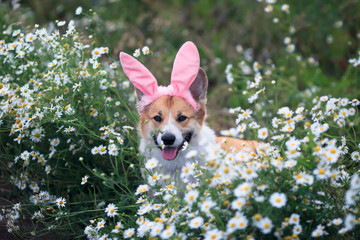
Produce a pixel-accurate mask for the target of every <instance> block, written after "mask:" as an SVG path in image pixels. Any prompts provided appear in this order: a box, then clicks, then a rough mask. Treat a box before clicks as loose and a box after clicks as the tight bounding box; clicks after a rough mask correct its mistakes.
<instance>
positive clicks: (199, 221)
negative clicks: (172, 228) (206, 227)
mask: <svg viewBox="0 0 360 240" xmlns="http://www.w3.org/2000/svg"><path fill="white" fill-rule="evenodd" d="M203 224H204V219H203V218H202V217H200V216H198V217H195V218H193V219H191V220H190V222H189V228H191V229H196V228H199V227H202V226H203Z"/></svg>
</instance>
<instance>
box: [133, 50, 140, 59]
mask: <svg viewBox="0 0 360 240" xmlns="http://www.w3.org/2000/svg"><path fill="white" fill-rule="evenodd" d="M133 56H134V57H136V58H137V57H138V56H140V48H138V49H136V50H135V52H134V53H133Z"/></svg>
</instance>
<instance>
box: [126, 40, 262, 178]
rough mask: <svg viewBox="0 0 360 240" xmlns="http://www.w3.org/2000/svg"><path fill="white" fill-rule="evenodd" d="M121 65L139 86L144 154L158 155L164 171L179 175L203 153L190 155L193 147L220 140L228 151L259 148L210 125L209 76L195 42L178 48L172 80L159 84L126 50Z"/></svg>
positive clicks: (153, 156)
mask: <svg viewBox="0 0 360 240" xmlns="http://www.w3.org/2000/svg"><path fill="white" fill-rule="evenodd" d="M120 61H121V65H122V68H123V70H124V72H125V74H126V75H127V77H128V78H129V79H130V81H131V82H132V84H133V85H134V86H135V89H136V94H137V101H138V110H139V113H140V124H139V132H140V152H141V153H142V154H143V155H144V156H145V157H146V158H156V159H157V160H158V161H159V166H160V171H161V172H162V173H163V174H167V175H171V176H174V175H175V174H176V172H177V171H178V170H181V168H182V167H183V166H185V164H186V163H187V162H189V161H194V158H195V161H199V162H198V163H199V164H201V163H202V162H201V161H202V159H203V157H202V156H200V154H198V156H197V155H196V156H195V157H194V158H191V159H190V158H187V157H186V156H187V154H188V153H189V151H191V150H196V152H198V153H203V152H205V151H206V149H207V148H208V147H209V146H212V145H215V144H216V143H221V147H222V148H223V149H224V150H225V151H230V150H231V149H232V147H233V148H235V149H237V150H241V149H243V148H244V147H246V149H247V150H248V151H252V152H254V151H255V149H256V147H257V145H258V143H257V142H256V141H245V140H240V139H235V138H226V137H220V138H216V137H215V133H214V131H213V130H212V129H210V128H209V127H208V126H207V125H206V124H205V118H206V92H207V87H208V80H207V76H206V73H205V71H204V70H203V69H202V68H200V57H199V53H198V50H197V48H196V46H195V45H194V43H192V42H186V43H185V44H184V45H183V46H182V47H181V48H180V50H179V51H178V53H177V55H176V57H175V60H174V65H173V70H172V73H171V84H170V85H169V86H167V87H164V86H158V84H157V80H156V79H155V77H154V76H153V75H152V74H151V73H150V71H149V70H148V69H147V68H146V67H145V66H144V65H142V64H141V63H140V62H139V61H138V60H136V59H135V58H133V57H132V56H130V55H128V54H126V53H124V52H121V53H120Z"/></svg>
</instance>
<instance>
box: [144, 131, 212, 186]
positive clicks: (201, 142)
mask: <svg viewBox="0 0 360 240" xmlns="http://www.w3.org/2000/svg"><path fill="white" fill-rule="evenodd" d="M214 144H215V133H214V131H213V130H212V129H210V128H209V127H208V126H206V125H203V126H202V128H201V130H200V132H199V133H198V134H197V135H194V136H193V137H192V139H191V141H190V143H189V146H188V148H187V149H186V150H182V151H180V152H179V155H178V156H176V158H175V159H174V160H171V161H169V160H165V159H164V158H163V156H162V152H161V149H159V148H158V147H157V146H155V144H154V143H153V142H152V141H146V140H145V138H141V140H140V146H139V149H140V152H141V154H142V155H143V156H145V157H146V158H147V159H150V158H156V159H157V160H158V161H159V167H158V171H159V172H160V173H162V174H164V175H170V177H171V178H172V179H174V180H175V179H177V178H178V176H177V175H179V174H178V173H179V172H180V171H181V169H182V167H183V166H185V164H186V163H187V162H197V163H198V164H199V165H203V164H204V156H203V155H202V154H204V153H206V148H208V147H209V146H211V145H214ZM191 150H196V151H197V154H196V156H195V157H193V158H186V155H187V153H189V151H191Z"/></svg>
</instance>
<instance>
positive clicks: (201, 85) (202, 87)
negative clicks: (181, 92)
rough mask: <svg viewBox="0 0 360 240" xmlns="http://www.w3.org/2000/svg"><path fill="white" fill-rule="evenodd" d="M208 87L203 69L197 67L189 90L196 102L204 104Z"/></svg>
mask: <svg viewBox="0 0 360 240" xmlns="http://www.w3.org/2000/svg"><path fill="white" fill-rule="evenodd" d="M207 88H208V79H207V76H206V73H205V71H204V69H202V68H199V72H198V74H197V76H196V78H195V80H194V82H193V83H192V84H191V86H190V88H189V90H190V93H191V95H192V96H193V98H194V99H195V101H196V102H199V103H201V104H206V92H207Z"/></svg>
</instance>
